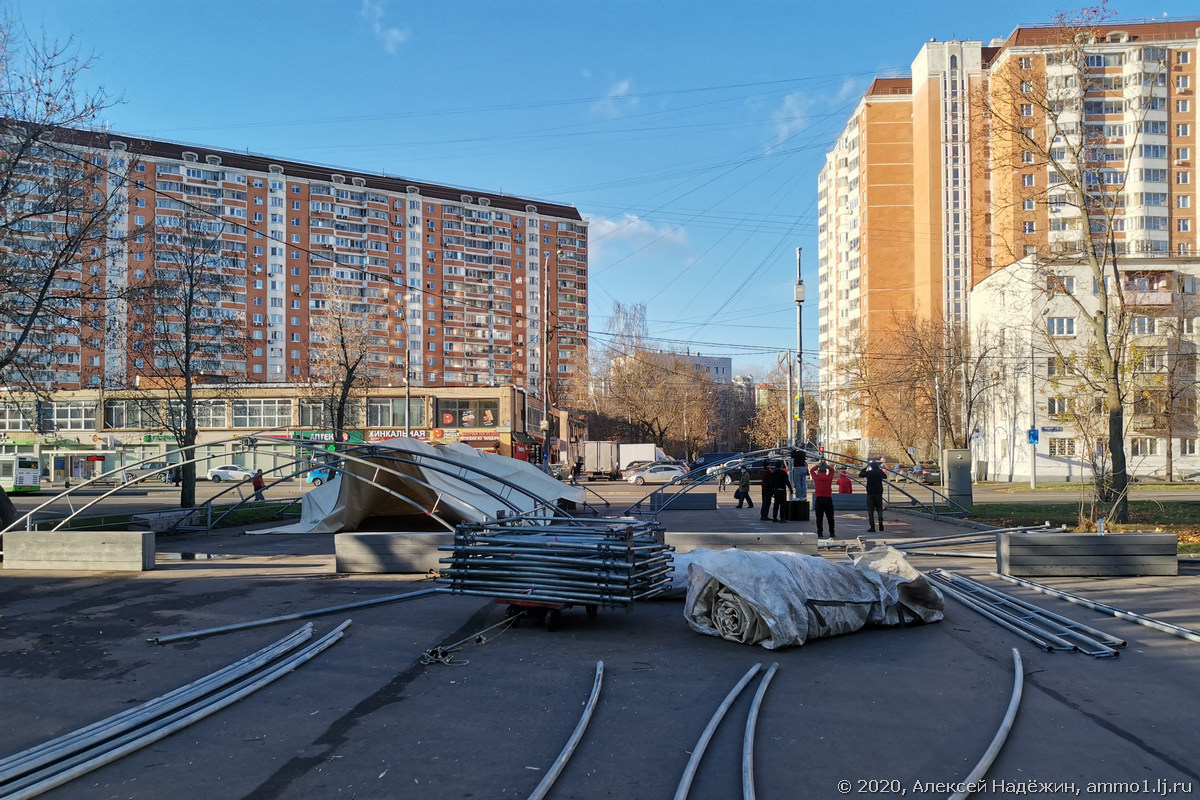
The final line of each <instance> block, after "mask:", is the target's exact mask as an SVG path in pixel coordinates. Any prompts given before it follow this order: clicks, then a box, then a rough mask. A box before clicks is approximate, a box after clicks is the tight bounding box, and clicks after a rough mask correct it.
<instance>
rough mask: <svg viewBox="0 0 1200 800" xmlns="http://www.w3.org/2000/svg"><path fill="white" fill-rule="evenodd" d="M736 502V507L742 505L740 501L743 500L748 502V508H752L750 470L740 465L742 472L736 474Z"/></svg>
mask: <svg viewBox="0 0 1200 800" xmlns="http://www.w3.org/2000/svg"><path fill="white" fill-rule="evenodd" d="M737 490H738V504H737V507H738V508H741V507H742V501H743V500H745V501H746V502H747V503H749V504H750V506H749V507H750V508H754V498H753V497H751V496H750V470H748V469H746V468H745V467H742V473H741V474H740V475H738V488H737Z"/></svg>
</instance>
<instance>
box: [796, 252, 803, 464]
mask: <svg viewBox="0 0 1200 800" xmlns="http://www.w3.org/2000/svg"><path fill="white" fill-rule="evenodd" d="M800 250H801V248H799V247H797V248H796V367H797V370H798V372H799V374H797V375H796V388H797V394H799V395H800V402H799V403H798V404H797V411H796V414H797V416H798V417H799V419H797V420H796V429H797V433H796V438H795V442H794V444H795V446H797V447H803V446H804V444H805V441H804V439H805V436H804V434H805V430H804V329H803V327H802V326H803V321H804V276H803V275H801V273H800Z"/></svg>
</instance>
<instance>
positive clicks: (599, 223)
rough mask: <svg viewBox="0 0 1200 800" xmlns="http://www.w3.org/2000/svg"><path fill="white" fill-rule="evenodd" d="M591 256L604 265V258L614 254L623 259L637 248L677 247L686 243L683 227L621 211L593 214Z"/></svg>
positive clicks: (590, 224)
mask: <svg viewBox="0 0 1200 800" xmlns="http://www.w3.org/2000/svg"><path fill="white" fill-rule="evenodd" d="M588 239H589V240H590V243H589V249H590V250H591V252H590V254H589V258H590V260H591V261H592V263H594V264H603V258H604V256H605V255H607V254H610V253H611V254H612V256H613V257H614V258H620V257H623V256H625V255H627V254H632V253H633V252H635V251H639V250H642V249H643V248H644V249H646V250H654V249H658V248H663V247H677V246H682V245H685V244H686V243H687V235H686V234H685V233H684V232H683V229H682V228H671V226H669V225H663V226H661V227H660V226H656V225H654V224H653V223H650V222H647V221H646V220H644V219H642V218H641V217H639V216H638V215H637V214H622V215H621V216H620V217H617V218H615V219H610V218H608V217H590V218H589V220H588Z"/></svg>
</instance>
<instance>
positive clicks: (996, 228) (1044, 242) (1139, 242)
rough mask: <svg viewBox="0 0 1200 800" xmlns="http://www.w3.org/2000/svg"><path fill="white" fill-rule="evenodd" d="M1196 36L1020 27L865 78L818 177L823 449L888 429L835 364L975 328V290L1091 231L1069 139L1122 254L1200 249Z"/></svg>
mask: <svg viewBox="0 0 1200 800" xmlns="http://www.w3.org/2000/svg"><path fill="white" fill-rule="evenodd" d="M1064 33H1067V34H1069V36H1068V37H1067V38H1064ZM1198 36H1200V18H1195V19H1186V20H1183V19H1165V20H1161V21H1149V22H1137V23H1129V24H1126V23H1113V24H1105V25H1100V26H1094V27H1092V28H1089V29H1088V30H1087V32H1086V33H1081V32H1080V31H1069V32H1066V31H1064V29H1062V28H1060V27H1058V26H1054V25H1044V26H1023V27H1019V28H1017V29H1016V30H1014V31H1013V32H1012V33H1011V34H1010V35H1009V36H1008V37H1007V38H1006V39H995V40H992V41H990V42H986V43H985V42H980V41H949V42H940V41H936V40H930V41H929V42H927V43H925V44H924V45H923V46H922V47H921V49H920V51H919V52H918V53H917V55H916V58H915V59H914V61H913V63H912V67H911V70H910V73H909V74H908V75H904V76H883V77H879V78H877V79H876V80H875V81H874V82H873V83H872V85H871V87H870V89H869V90H868V91H867V93H866V94H865V95H864V96H863V98H862V99H861V101H860V102H859V104H858V106H857V107H856V109H855V110H854V112H853V113H852V115H851V117H850V119H849V120H848V121H847V124H846V127H845V128H844V129H843V131H842V133H841V135H840V136H839V137H838V139H837V141H836V143H835V144H834V146H833V148H832V149H831V150H830V151H829V153H828V155H827V158H826V163H825V167H824V168H823V170H822V171H821V174H820V177H819V181H818V215H819V221H818V252H819V256H818V261H819V267H818V270H819V273H818V282H819V326H820V327H819V347H820V371H821V391H822V395H823V397H824V398H825V400H826V403H827V405H828V407H829V410H830V418H829V442H828V443H829V445H830V446H831V447H833V448H834V449H837V448H838V447H850V448H857V449H859V450H860V451H861V452H863V453H864V454H866V453H868V452H870V451H871V450H872V448H873V447H874V444H873V442H875V441H879V440H881V437H882V436H883V431H882V427H881V424H880V420H879V418H878V416H877V415H876V414H872V413H864V411H863V403H862V400H861V393H860V389H861V387H860V386H856V385H855V382H856V380H857V379H856V378H855V376H854V374H852V371H851V370H849V369H847V358H848V356H847V353H850V352H856V353H859V354H860V355H865V357H866V359H867V360H868V361H870V360H875V361H876V362H878V363H886V362H887V360H888V359H902V358H903V357H904V354H903V353H898V352H896V347H895V341H894V338H893V337H892V336H891V335H890V334H891V333H892V332H894V331H895V330H896V326H897V324H898V322H897V321H898V319H900V318H901V317H903V316H906V315H914V316H916V317H917V318H921V319H928V320H941V321H944V322H946V323H949V324H957V323H969V321H970V318H971V312H970V304H971V303H970V293H971V290H972V288H973V287H974V286H975V285H976V284H978V283H979V282H980V281H981V280H983V279H984V278H986V277H987V276H989V275H991V274H993V273H994V272H995V271H997V270H1003V269H1005V268H1007V267H1008V266H1009V265H1011V264H1013V263H1015V262H1017V261H1019V260H1021V259H1023V258H1027V257H1030V256H1033V257H1036V258H1041V259H1043V260H1049V259H1053V258H1055V257H1056V256H1057V255H1059V254H1062V253H1064V252H1068V251H1069V250H1070V248H1071V247H1076V248H1077V247H1079V246H1080V242H1081V240H1082V239H1081V237H1085V236H1087V235H1088V234H1089V233H1091V234H1093V235H1094V234H1096V233H1097V232H1096V231H1094V230H1093V231H1084V230H1083V227H1084V220H1083V219H1082V216H1081V215H1080V213H1079V211H1078V208H1077V207H1076V208H1073V207H1072V205H1073V198H1071V197H1068V196H1067V194H1066V192H1065V188H1066V187H1065V186H1064V183H1063V181H1062V177H1061V175H1060V174H1059V172H1058V171H1057V169H1056V165H1057V166H1058V167H1060V168H1061V161H1062V158H1061V155H1062V152H1063V151H1065V150H1066V149H1067V146H1068V145H1071V144H1072V143H1079V142H1080V141H1086V142H1088V143H1089V145H1094V146H1089V148H1088V153H1089V157H1092V158H1094V159H1096V160H1097V161H1099V162H1104V163H1102V164H1100V165H1099V167H1098V168H1096V169H1094V172H1095V174H1096V175H1097V176H1098V180H1099V181H1100V183H1101V184H1103V185H1102V186H1099V187H1097V188H1098V191H1102V192H1105V193H1107V195H1106V196H1109V197H1110V198H1111V203H1112V204H1113V205H1114V206H1115V208H1116V213H1115V214H1113V217H1112V221H1111V226H1112V231H1111V233H1112V235H1111V239H1112V247H1113V249H1114V250H1115V251H1116V253H1117V254H1118V255H1123V254H1126V253H1128V254H1130V255H1136V256H1137V257H1138V258H1149V259H1153V258H1164V259H1165V258H1168V257H1188V256H1190V255H1192V254H1193V253H1194V252H1195V251H1196V227H1197V220H1196V206H1197V197H1196V181H1197V178H1198V177H1200V176H1197V175H1195V174H1194V173H1195V171H1196V170H1195V166H1196V164H1195V157H1196V153H1195V147H1196V129H1197V124H1198V122H1200V116H1198V109H1197V99H1196V80H1197V75H1196V61H1197V58H1198V57H1200V50H1198V47H1197V46H1198V42H1200V40H1198ZM1074 53H1078V54H1079V56H1080V58H1081V59H1082V61H1081V62H1079V63H1078V64H1076V63H1074V62H1072V60H1071V58H1070V57H1069V56H1070V55H1071V54H1074ZM1081 70H1082V72H1081ZM1078 74H1084V75H1086V76H1087V81H1086V84H1087V85H1086V86H1081V85H1079V79H1078V77H1077V75H1078ZM1091 167H1096V165H1091ZM1075 205H1077V204H1075ZM897 402H904V399H903V397H902V396H899V395H898V400H897ZM920 455H926V456H933V455H934V454H933V453H922V454H920Z"/></svg>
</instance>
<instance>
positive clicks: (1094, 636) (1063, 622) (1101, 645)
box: [935, 570, 1126, 658]
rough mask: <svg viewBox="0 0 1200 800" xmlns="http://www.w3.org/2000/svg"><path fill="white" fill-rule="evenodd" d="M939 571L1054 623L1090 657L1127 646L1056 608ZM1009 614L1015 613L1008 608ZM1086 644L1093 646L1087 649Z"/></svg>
mask: <svg viewBox="0 0 1200 800" xmlns="http://www.w3.org/2000/svg"><path fill="white" fill-rule="evenodd" d="M935 572H936V573H938V576H939V577H941V576H945V577H946V578H948V579H949V580H950V581H951V582H952V583H954V584H955V585H961V586H966V587H968V588H970V589H973V590H974V591H976V592H979V593H981V594H983V595H984V597H985V599H986V600H987V601H989V602H991V603H994V604H1002V605H1006V606H1014V607H1016V608H1018V609H1020V610H1021V611H1026V612H1028V613H1029V614H1030V616H1031V617H1032V618H1034V619H1035V620H1037V622H1039V623H1041V624H1042V625H1044V626H1046V627H1047V628H1048V629H1050V628H1051V626H1053V628H1055V630H1052V632H1053V633H1056V634H1058V635H1059V636H1061V637H1063V638H1064V639H1067V638H1075V639H1078V640H1079V642H1080V643H1081V644H1082V645H1083V647H1077V649H1080V650H1083V652H1085V653H1087V654H1088V655H1089V656H1096V657H1101V658H1102V657H1116V656H1118V655H1120V654H1119V653H1118V652H1117V651H1116V650H1114V649H1113V647H1124V646H1125V645H1126V642H1125V641H1123V640H1121V639H1118V638H1117V637H1115V636H1110V635H1109V634H1107V633H1105V632H1104V631H1100V630H1097V629H1095V628H1091V627H1089V626H1087V625H1083V624H1081V623H1077V622H1075V620H1073V619H1068V618H1067V617H1063V616H1060V615H1058V614H1055V613H1054V612H1052V611H1047V610H1046V609H1044V608H1041V607H1039V606H1035V605H1034V604H1033V603H1028V602H1026V601H1024V600H1022V599H1020V598H1019V597H1013V596H1012V595H1008V594H1005V593H1004V592H1001V591H998V590H996V589H993V588H992V587H990V586H988V585H987V584H983V583H980V582H979V581H974V580H971V579H970V578H964V577H963V576H961V575H956V574H954V573H953V572H946V571H944V570H935ZM1006 613H1011V612H1010V611H1008V610H1007V609H1006ZM1014 616H1015V615H1014ZM1018 619H1019V617H1018ZM1084 647H1086V648H1090V649H1086V650H1084V649H1083V648H1084Z"/></svg>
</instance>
